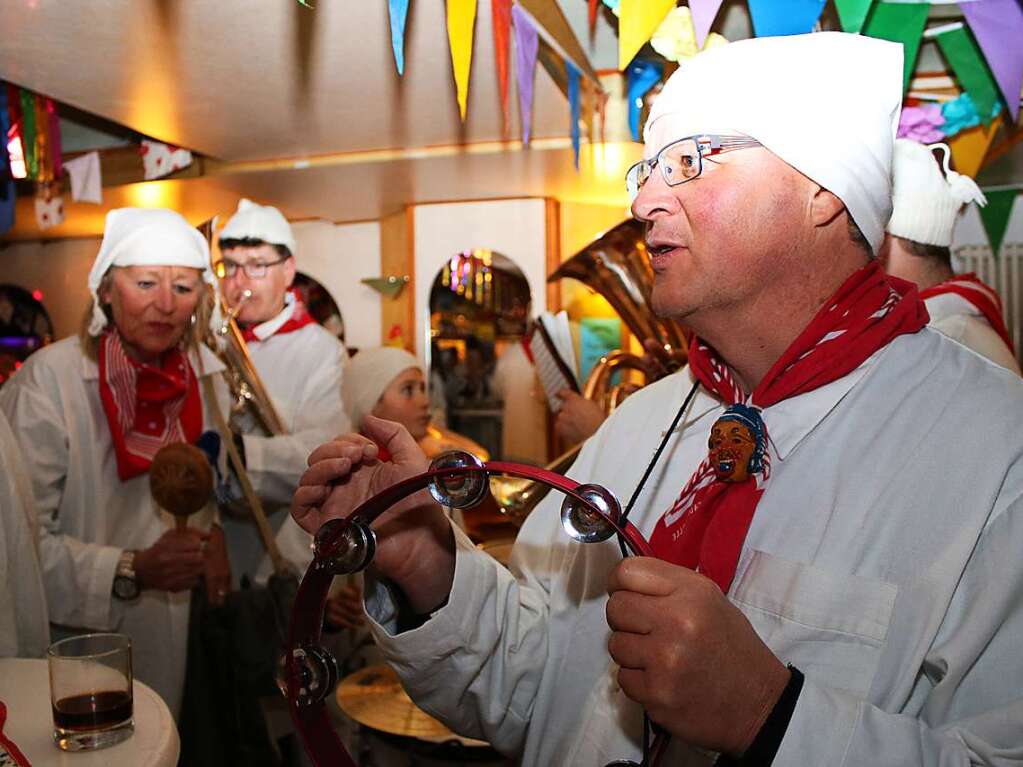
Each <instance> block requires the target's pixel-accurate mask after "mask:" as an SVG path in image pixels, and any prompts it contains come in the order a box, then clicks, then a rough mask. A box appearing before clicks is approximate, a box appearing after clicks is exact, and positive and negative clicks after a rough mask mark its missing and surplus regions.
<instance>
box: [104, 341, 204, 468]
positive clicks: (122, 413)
mask: <svg viewBox="0 0 1023 767" xmlns="http://www.w3.org/2000/svg"><path fill="white" fill-rule="evenodd" d="M99 394H100V399H101V400H102V402H103V411H104V412H105V413H106V416H107V425H108V426H109V427H110V434H111V436H112V437H113V441H114V452H115V454H116V456H117V476H118V477H120V479H121V481H122V482H124V481H125V480H128V479H131V478H132V477H136V476H138V475H140V474H145V473H146V472H147V471H149V466H150V464H151V463H152V462H153V456H155V455H156V453H157V452H158V451H159V450H160V448H161V447H164V446H165V445H170V444H172V443H175V442H188V443H190V444H194V443H195V441H196V440H197V439H199V435H200V434H201V432H202V400H201V399H200V398H199V385H198V382H197V380H196V376H195V373H194V372H193V371H192V365H191V364H190V363H189V361H188V357H187V356H186V355H185V354H184V353H182V352H181V351H180V350H178V349H174V350H173V351H169V352H167V353H165V354H164V355H163V361H162V364H161V366H160V367H158V368H157V367H153V366H152V365H143V364H142V363H139V362H136V361H135V360H133V359H132V358H131V357H129V356H128V354H127V353H126V352H125V350H124V345H123V344H122V343H121V336H120V334H119V333H118V332H117V330H116V329H112V330H108V331H107V332H105V333H104V334H103V335H102V336H100V339H99Z"/></svg>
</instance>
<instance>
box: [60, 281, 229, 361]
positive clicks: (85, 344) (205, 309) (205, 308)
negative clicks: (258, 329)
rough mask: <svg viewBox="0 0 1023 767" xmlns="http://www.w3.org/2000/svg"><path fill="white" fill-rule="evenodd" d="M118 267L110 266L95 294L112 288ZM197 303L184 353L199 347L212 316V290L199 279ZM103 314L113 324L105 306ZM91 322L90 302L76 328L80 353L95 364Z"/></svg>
mask: <svg viewBox="0 0 1023 767" xmlns="http://www.w3.org/2000/svg"><path fill="white" fill-rule="evenodd" d="M118 268H120V267H117V266H112V267H110V269H108V270H107V273H106V274H104V275H103V279H102V280H100V283H99V288H97V290H96V293H97V294H98V295H103V294H104V293H106V292H108V291H109V290H110V289H111V287H112V286H113V282H114V269H118ZM198 290H199V291H200V292H199V302H198V303H197V304H196V305H195V312H194V313H193V315H192V317H193V319H194V321H193V322H192V324H191V325H190V326H189V328H188V329H187V330H185V335H184V338H183V339H182V340H183V341H184V346H185V350H186V351H194V350H196V349H198V348H199V345H200V344H201V343H202V342H203V339H204V338H205V337H206V334H207V331H208V328H209V324H210V317H211V316H212V315H213V301H214V298H213V288H211V287H210V286H209V285H207V284H206V282H205V281H203V280H202V279H201V278H200V279H199V285H198ZM102 309H103V313H104V314H106V315H107V322H108V323H109V324H110V325H113V324H114V316H113V314H112V312H111V311H110V307H109V305H107V304H103V306H102ZM91 321H92V303H91V302H90V303H89V305H88V307H86V309H85V314H83V315H82V322H81V324H80V325H79V327H78V339H79V341H80V343H81V347H82V351H83V352H84V353H85V356H86V357H88V358H89V359H91V360H92V361H93V362H95V361H96V360H97V359H98V357H99V338H98V337H97V336H91V335H89V324H90V322H91Z"/></svg>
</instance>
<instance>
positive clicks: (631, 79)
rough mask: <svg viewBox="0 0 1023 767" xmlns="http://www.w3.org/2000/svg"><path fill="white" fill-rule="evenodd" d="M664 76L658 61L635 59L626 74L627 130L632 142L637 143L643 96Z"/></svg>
mask: <svg viewBox="0 0 1023 767" xmlns="http://www.w3.org/2000/svg"><path fill="white" fill-rule="evenodd" d="M663 74H664V67H663V66H662V65H661V63H660V62H659V61H646V60H644V59H636V60H635V61H633V62H632V63H631V64H630V65H629V71H628V72H627V73H626V83H627V84H626V96H625V98H626V99H628V101H629V130H631V131H632V140H633V141H639V140H640V137H639V117H640V114H641V112H642V111H643V96H645V95H646V93H647V91H649V90H650V89H651V88H653V87H654V86H655V85H656V84H657V82H658V81H659V80H660V79H661V76H662V75H663Z"/></svg>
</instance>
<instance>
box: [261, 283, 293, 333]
mask: <svg viewBox="0 0 1023 767" xmlns="http://www.w3.org/2000/svg"><path fill="white" fill-rule="evenodd" d="M294 313H295V294H294V293H292V292H291V291H290V290H289V291H288V292H287V293H285V294H284V308H283V309H281V310H280V312H278V313H277V316H276V317H272V318H270V319H268V320H267V321H266V322H261V323H260V324H258V325H256V326H255V327H254V328H252V334H253V335H254V336H255V337H256V338H258V339H259V340H260V341H265V340H266V339H268V338H269V337H270V336H272V335H273V334H274V333H276V332H277V331H278V330H280V329H281V327H282V326H283V325H284V323H285V322H287V321H288V320H290V319H291V315H292V314H294Z"/></svg>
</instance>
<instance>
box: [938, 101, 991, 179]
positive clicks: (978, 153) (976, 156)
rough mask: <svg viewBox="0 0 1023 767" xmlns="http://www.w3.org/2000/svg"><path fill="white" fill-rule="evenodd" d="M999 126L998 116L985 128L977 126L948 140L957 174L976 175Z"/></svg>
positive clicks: (971, 176)
mask: <svg viewBox="0 0 1023 767" xmlns="http://www.w3.org/2000/svg"><path fill="white" fill-rule="evenodd" d="M1001 125H1002V117H1001V115H999V116H998V117H997V118H996V119H995V120H994V122H992V123H991V125H989V126H987V127H985V126H983V125H978V126H977V127H975V128H969V129H967V130H964V131H961V132H960V133H958V134H956V135H955V136H952V137H951V138H949V140H948V146H949V148H950V149H951V150H952V159H953V160H954V161H955V167H956V171H957V172H959V173H962V174H963V175H964V176H969V177H970V178H973V177H974V176H976V175H977V173H978V171H980V167H981V165H983V163H984V156H985V155H986V154H987V150H988V149H990V148H991V142H992V141H994V140H995V134H996V133H997V132H998V128H999V127H1001Z"/></svg>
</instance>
